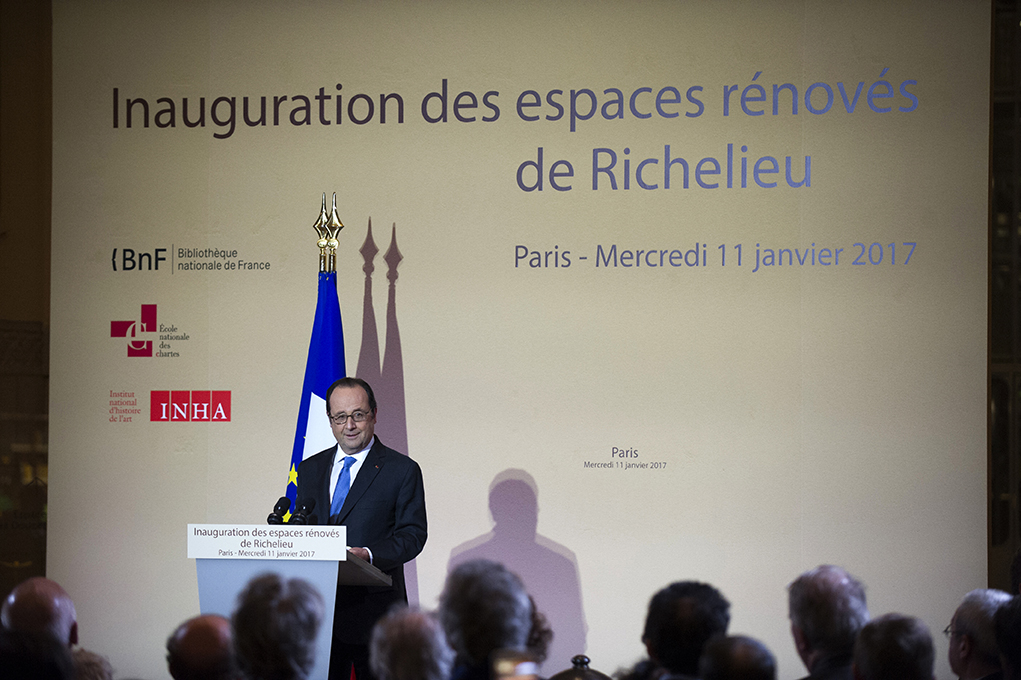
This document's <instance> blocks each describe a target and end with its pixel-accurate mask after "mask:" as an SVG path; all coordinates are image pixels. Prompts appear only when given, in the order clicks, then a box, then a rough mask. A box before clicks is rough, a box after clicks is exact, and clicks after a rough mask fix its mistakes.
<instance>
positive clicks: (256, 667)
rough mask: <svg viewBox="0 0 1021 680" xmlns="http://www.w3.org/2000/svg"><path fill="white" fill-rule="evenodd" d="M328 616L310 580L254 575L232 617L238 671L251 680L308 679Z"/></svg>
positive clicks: (239, 599)
mask: <svg viewBox="0 0 1021 680" xmlns="http://www.w3.org/2000/svg"><path fill="white" fill-rule="evenodd" d="M324 612H325V605H324V604H323V598H322V595H320V594H319V591H318V590H316V589H315V586H313V585H312V584H311V583H309V582H308V581H304V580H302V579H298V578H292V579H290V580H288V581H284V580H283V579H282V578H280V576H279V575H277V574H263V575H262V576H256V577H255V578H253V579H252V580H251V581H249V582H248V585H247V586H245V589H244V590H243V591H242V592H241V594H240V595H238V606H237V609H235V610H234V615H233V616H231V628H232V629H233V637H234V651H235V654H236V662H237V666H238V669H239V670H240V671H241V673H242V674H243V675H244V676H245V677H249V678H277V679H280V680H302V679H303V678H305V677H307V676H308V674H309V673H310V672H311V670H312V666H313V664H314V663H315V643H316V635H317V634H318V633H319V626H320V624H321V623H322V621H323V615H324Z"/></svg>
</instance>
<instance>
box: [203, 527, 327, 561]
mask: <svg viewBox="0 0 1021 680" xmlns="http://www.w3.org/2000/svg"><path fill="white" fill-rule="evenodd" d="M188 557H189V558H200V559H241V560H244V559H248V560H332V561H340V560H346V559H347V529H346V527H343V526H301V525H291V524H282V525H266V524H189V525H188Z"/></svg>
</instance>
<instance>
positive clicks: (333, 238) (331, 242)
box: [323, 191, 344, 272]
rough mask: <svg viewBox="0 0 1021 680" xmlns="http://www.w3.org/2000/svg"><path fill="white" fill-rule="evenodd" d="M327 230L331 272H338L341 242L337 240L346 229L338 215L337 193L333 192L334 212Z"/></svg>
mask: <svg viewBox="0 0 1021 680" xmlns="http://www.w3.org/2000/svg"><path fill="white" fill-rule="evenodd" d="M323 208H324V210H323V213H324V214H325V212H326V211H325V206H323ZM326 228H327V229H328V230H329V232H330V234H329V238H328V239H327V240H326V247H327V248H329V251H330V262H329V267H330V271H331V272H332V271H336V267H337V256H336V254H337V246H339V245H340V241H338V240H337V234H339V233H340V230H341V229H343V228H344V223H343V222H341V221H340V217H339V216H338V215H337V192H336V191H334V192H333V210H331V211H330V219H329V221H328V222H327V223H326Z"/></svg>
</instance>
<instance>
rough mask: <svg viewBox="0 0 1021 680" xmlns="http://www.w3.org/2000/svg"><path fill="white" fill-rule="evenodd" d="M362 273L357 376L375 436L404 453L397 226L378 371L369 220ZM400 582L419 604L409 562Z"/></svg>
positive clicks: (389, 252)
mask: <svg viewBox="0 0 1021 680" xmlns="http://www.w3.org/2000/svg"><path fill="white" fill-rule="evenodd" d="M360 252H361V254H362V260H363V261H364V264H363V266H362V271H364V272H365V294H364V298H363V300H362V346H361V349H360V351H359V354H358V371H357V374H356V375H357V376H358V377H359V378H362V379H363V380H365V381H366V382H368V383H369V384H370V385H372V387H373V390H374V391H375V393H376V402H377V404H378V406H379V418H378V419H377V422H376V433H377V434H379V438H380V440H381V441H382V442H383V443H385V444H386V445H387V446H389V447H390V448H392V449H395V450H397V451H401V452H402V453H405V454H407V453H409V452H408V423H407V410H406V407H405V401H404V358H403V354H402V352H401V331H400V326H399V324H398V323H397V267H398V266H399V265H400V263H401V260H403V259H404V256H403V255H402V254H401V251H400V250H399V249H398V248H397V225H396V224H394V225H393V231H392V232H391V235H390V247H389V248H387V250H386V253H385V254H384V255H383V261H384V262H386V265H387V273H386V278H387V280H388V281H389V282H390V285H389V289H388V291H387V293H388V294H387V303H386V346H385V353H384V354H383V362H382V370H380V361H379V355H380V352H379V334H378V331H377V328H376V311H375V307H374V304H373V300H372V273H373V271H374V270H375V266H374V264H373V261H374V260H375V257H376V254H377V253H378V252H379V249H378V248H377V247H376V244H375V241H374V240H373V238H372V221H371V220H370V221H369V230H368V234H367V235H366V237H365V243H363V244H362V247H361V250H360ZM404 580H405V583H406V585H407V589H408V602H409V603H410V604H412V605H417V604H418V603H419V596H418V568H417V566H416V564H415V561H414V560H412V561H411V562H408V563H407V564H405V565H404Z"/></svg>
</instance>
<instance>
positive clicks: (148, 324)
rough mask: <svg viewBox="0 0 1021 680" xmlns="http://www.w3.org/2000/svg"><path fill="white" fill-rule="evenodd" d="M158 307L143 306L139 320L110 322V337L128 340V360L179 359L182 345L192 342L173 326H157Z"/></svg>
mask: <svg viewBox="0 0 1021 680" xmlns="http://www.w3.org/2000/svg"><path fill="white" fill-rule="evenodd" d="M156 316H157V311H156V305H141V309H140V311H139V314H138V319H137V320H136V319H129V320H127V321H111V322H110V337H111V338H125V339H126V340H127V343H126V344H127V351H128V356H129V357H149V358H153V357H155V358H157V359H176V358H178V357H180V356H181V354H180V352H178V351H176V349H177V348H180V343H181V342H187V341H188V340H190V339H191V336H190V335H188V333H184V332H181V331H179V330H178V328H177V326H176V325H174V324H165V323H158V322H157V320H156Z"/></svg>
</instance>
